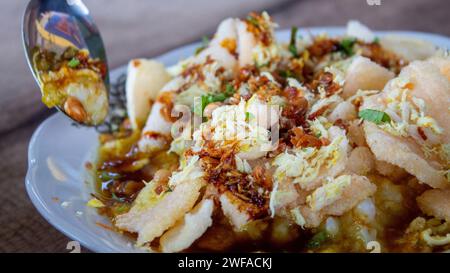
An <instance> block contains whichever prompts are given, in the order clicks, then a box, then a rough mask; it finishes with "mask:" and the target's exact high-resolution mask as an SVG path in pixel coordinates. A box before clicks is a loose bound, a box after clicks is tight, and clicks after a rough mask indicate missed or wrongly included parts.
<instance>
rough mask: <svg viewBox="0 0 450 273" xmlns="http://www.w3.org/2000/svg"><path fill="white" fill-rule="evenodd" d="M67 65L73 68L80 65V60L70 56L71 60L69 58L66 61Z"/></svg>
mask: <svg viewBox="0 0 450 273" xmlns="http://www.w3.org/2000/svg"><path fill="white" fill-rule="evenodd" d="M67 65H68V66H69V67H70V68H75V67H77V66H78V65H80V60H78V59H77V58H72V60H70V61H69V62H68V63H67Z"/></svg>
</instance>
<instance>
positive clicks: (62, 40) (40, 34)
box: [22, 0, 109, 126]
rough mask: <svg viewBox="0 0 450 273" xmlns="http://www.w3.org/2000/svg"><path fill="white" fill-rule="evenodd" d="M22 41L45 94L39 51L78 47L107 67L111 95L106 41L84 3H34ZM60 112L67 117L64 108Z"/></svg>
mask: <svg viewBox="0 0 450 273" xmlns="http://www.w3.org/2000/svg"><path fill="white" fill-rule="evenodd" d="M22 38H23V46H24V50H25V55H26V58H27V62H28V66H29V67H30V69H31V72H32V74H33V76H34V78H35V80H36V82H37V83H38V85H39V87H40V88H41V91H42V86H41V82H40V81H39V78H38V75H37V72H36V71H35V69H34V66H33V52H34V50H35V48H36V47H39V48H41V49H44V50H48V51H51V52H56V53H59V54H61V53H62V52H64V50H66V49H67V48H68V47H75V48H77V49H87V50H88V51H89V55H90V56H89V57H90V58H92V59H96V58H98V59H99V60H100V61H101V62H103V63H104V64H105V65H106V70H107V71H106V77H105V79H104V85H105V88H106V90H107V93H109V76H108V75H109V72H108V63H107V59H106V52H105V47H104V45H103V40H102V38H101V36H100V33H99V31H98V28H97V26H96V25H95V23H94V21H93V20H92V18H91V17H90V15H89V10H88V9H87V8H86V6H85V5H84V4H83V2H81V0H31V1H30V2H29V3H28V6H27V8H26V10H25V13H24V16H23V22H22ZM57 109H58V110H59V111H61V112H63V113H65V111H64V109H61V107H57ZM65 114H66V115H67V116H68V117H70V116H69V115H68V114H67V113H65ZM70 118H71V117H70ZM72 119H73V118H72ZM73 120H74V119H73ZM74 121H75V122H76V123H79V124H82V125H87V126H90V125H91V124H86V123H80V122H79V121H76V120H74Z"/></svg>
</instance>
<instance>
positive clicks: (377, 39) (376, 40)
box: [372, 37, 380, 44]
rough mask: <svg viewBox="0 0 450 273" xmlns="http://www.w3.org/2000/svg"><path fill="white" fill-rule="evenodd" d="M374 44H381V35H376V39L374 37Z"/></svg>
mask: <svg viewBox="0 0 450 273" xmlns="http://www.w3.org/2000/svg"><path fill="white" fill-rule="evenodd" d="M372 43H374V44H379V43H380V38H379V37H375V39H373V42H372Z"/></svg>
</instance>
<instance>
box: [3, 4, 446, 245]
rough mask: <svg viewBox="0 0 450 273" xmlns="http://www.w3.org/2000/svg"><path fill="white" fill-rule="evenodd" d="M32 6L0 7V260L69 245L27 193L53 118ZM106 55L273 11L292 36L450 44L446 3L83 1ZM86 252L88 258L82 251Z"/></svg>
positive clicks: (129, 54)
mask: <svg viewBox="0 0 450 273" xmlns="http://www.w3.org/2000/svg"><path fill="white" fill-rule="evenodd" d="M27 2H28V1H25V0H14V1H1V3H0V34H1V37H2V39H1V41H0V52H2V57H1V58H0V72H1V73H0V200H1V205H0V252H67V250H66V245H67V242H68V241H69V239H68V238H67V237H65V236H64V235H63V234H62V233H60V232H59V231H57V230H55V229H54V228H53V227H52V226H50V225H49V224H48V223H47V222H46V221H45V220H44V219H43V218H42V217H41V216H40V215H39V214H38V212H37V211H36V210H35V209H34V207H33V206H32V204H31V202H30V201H29V199H28V196H27V195H26V192H25V189H24V178H25V172H26V168H27V147H28V142H29V140H30V138H31V135H32V133H33V131H34V130H35V129H36V127H37V126H38V125H39V124H40V123H41V122H42V121H43V120H44V119H45V118H47V117H48V116H49V115H51V114H52V113H53V112H54V111H53V110H49V109H47V108H46V107H45V106H43V104H42V103H41V102H40V93H39V90H38V88H37V86H36V85H35V83H34V80H33V78H32V76H31V73H30V71H29V70H28V67H27V65H26V62H25V58H24V54H23V49H22V41H21V34H20V24H21V19H22V18H21V17H22V13H23V11H24V9H25V6H26V4H27ZM83 2H84V3H85V4H86V5H87V6H88V8H89V9H90V11H91V15H92V17H93V18H94V20H95V21H96V22H97V24H98V27H99V28H100V31H101V32H102V36H103V39H104V42H105V44H106V47H107V53H108V59H109V65H110V68H111V69H112V68H115V67H118V66H121V65H124V64H126V63H127V62H128V60H129V59H131V58H134V57H153V56H157V55H158V54H161V53H164V52H165V51H168V50H170V49H173V48H176V47H178V46H180V45H183V44H186V43H190V42H194V41H198V40H200V39H201V37H202V36H203V35H212V34H213V33H214V31H215V28H216V26H217V24H218V23H219V22H220V21H221V20H222V19H224V18H226V17H230V16H233V17H243V16H245V15H246V14H247V13H248V12H249V11H262V10H266V11H268V12H269V13H270V14H271V15H272V16H273V17H274V19H275V21H276V22H277V23H278V24H279V25H280V28H281V29H282V28H289V27H290V26H292V25H297V26H299V27H300V28H302V27H309V26H330V25H342V26H343V25H345V24H346V22H347V21H348V20H349V19H357V20H359V21H361V22H363V23H364V24H366V25H368V26H370V27H371V28H372V29H375V30H413V31H425V32H433V33H437V34H441V35H445V36H450V1H448V0H409V1H406V0H379V2H380V5H369V4H368V3H371V2H377V0H226V1H211V0H188V1H187V0H185V1H182V0H165V1H157V0H127V1H124V0H84V1H83ZM83 251H87V250H83Z"/></svg>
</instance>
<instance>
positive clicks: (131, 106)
mask: <svg viewBox="0 0 450 273" xmlns="http://www.w3.org/2000/svg"><path fill="white" fill-rule="evenodd" d="M169 80H170V75H169V73H167V71H166V69H165V67H164V65H163V64H162V63H159V62H157V61H155V60H148V59H133V60H131V61H130V62H129V64H128V72H127V82H126V87H125V89H126V97H127V112H128V116H129V117H130V121H131V124H132V126H133V129H139V128H142V126H143V125H144V124H145V120H146V119H147V116H148V114H149V112H150V109H151V102H152V101H154V100H155V99H156V97H157V96H158V93H159V91H160V90H161V88H162V87H163V86H164V85H165V84H166V83H167V82H168V81H169Z"/></svg>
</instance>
